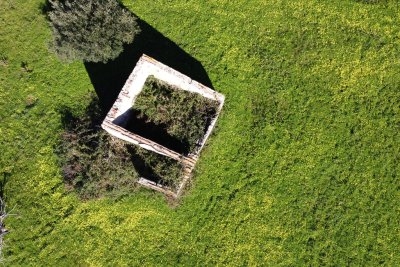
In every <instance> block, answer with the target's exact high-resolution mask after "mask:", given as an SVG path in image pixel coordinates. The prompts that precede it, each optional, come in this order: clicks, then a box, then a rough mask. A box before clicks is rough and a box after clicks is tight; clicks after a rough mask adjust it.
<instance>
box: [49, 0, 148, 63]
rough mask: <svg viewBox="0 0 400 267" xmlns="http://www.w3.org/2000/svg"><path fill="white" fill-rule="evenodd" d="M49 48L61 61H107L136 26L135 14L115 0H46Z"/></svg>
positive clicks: (118, 52) (136, 30)
mask: <svg viewBox="0 0 400 267" xmlns="http://www.w3.org/2000/svg"><path fill="white" fill-rule="evenodd" d="M48 2H49V5H50V7H48V9H49V11H48V17H49V19H50V21H51V26H52V31H53V43H52V46H51V48H52V50H53V51H54V52H55V53H56V54H57V56H58V57H59V58H60V59H62V60H65V61H75V60H83V61H86V62H104V63H105V62H107V61H109V60H111V59H115V58H116V57H117V56H118V55H119V54H120V53H121V52H122V51H123V45H124V44H129V43H132V41H133V39H134V37H135V35H136V34H138V33H139V32H140V29H139V28H138V26H137V23H136V17H135V16H134V15H133V14H132V13H131V12H129V11H128V10H126V9H125V8H123V7H122V6H121V5H120V3H119V2H118V1H117V0H90V1H87V0H49V1H48Z"/></svg>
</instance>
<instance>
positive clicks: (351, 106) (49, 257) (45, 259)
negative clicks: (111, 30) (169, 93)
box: [0, 0, 400, 267]
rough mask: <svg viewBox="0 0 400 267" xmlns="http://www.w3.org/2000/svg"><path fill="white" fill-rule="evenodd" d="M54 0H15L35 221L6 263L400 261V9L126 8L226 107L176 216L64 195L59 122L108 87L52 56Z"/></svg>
mask: <svg viewBox="0 0 400 267" xmlns="http://www.w3.org/2000/svg"><path fill="white" fill-rule="evenodd" d="M42 2H43V1H42V0H26V1H0V21H1V27H0V151H1V157H0V175H3V174H6V175H7V177H8V182H7V184H6V187H5V192H6V195H7V196H8V199H7V204H8V206H9V207H14V206H16V207H17V210H18V214H20V216H19V217H18V218H17V217H14V216H13V217H8V218H7V219H6V220H5V223H6V226H7V229H8V230H9V233H8V234H7V235H6V236H5V242H7V244H8V246H6V247H5V249H4V251H3V252H4V257H5V265H11V266H105V265H110V266H143V265H145V266H193V265H198V266H373V267H375V266H397V265H398V263H399V262H400V247H399V244H400V234H399V233H400V230H399V222H400V210H399V203H400V193H399V192H400V179H399V174H400V158H399V155H400V129H399V127H400V103H399V99H400V86H399V80H400V71H399V70H400V55H399V51H400V40H399V38H398V37H399V35H398V33H399V27H400V13H399V12H398V10H399V6H398V5H399V3H398V1H395V0H388V1H383V2H377V3H375V4H366V3H364V2H360V1H355V0H332V1H318V0H291V1H288V0H271V1H262V0H246V1H245V0H237V1H226V0H214V1H207V4H204V2H200V1H186V0H174V1H152V2H151V3H150V2H149V1H147V0H136V1H134V2H132V1H124V3H125V5H127V6H128V7H129V9H130V10H132V11H133V12H135V14H137V15H138V16H139V17H140V18H141V19H143V20H145V21H146V22H147V23H148V24H150V25H151V26H152V27H154V28H155V29H157V30H158V31H159V32H160V33H162V34H163V35H164V36H165V37H166V38H169V39H170V40H172V41H173V42H175V43H176V44H177V45H179V46H180V47H181V48H182V49H184V51H186V52H187V53H188V54H190V55H191V56H192V57H194V58H196V59H197V60H199V61H200V62H201V63H202V65H203V66H204V69H205V70H207V73H208V74H209V78H210V80H211V81H212V85H213V87H214V88H215V89H216V90H217V91H219V92H221V93H223V94H224V95H225V96H226V102H225V106H224V109H223V112H222V114H221V116H220V117H219V120H218V125H217V128H216V132H215V133H216V134H215V135H213V136H212V137H211V140H210V143H209V144H210V145H209V146H207V147H206V148H205V150H203V151H202V155H201V158H200V161H199V162H198V165H197V167H196V170H195V177H194V178H195V179H194V182H195V186H193V188H192V189H191V190H190V191H189V192H188V194H186V195H185V196H184V198H183V199H182V200H181V203H180V205H179V206H178V207H177V208H175V209H174V210H171V209H170V208H169V207H168V205H167V204H166V202H165V199H164V197H163V196H162V195H161V194H158V193H154V192H152V191H150V190H142V189H139V190H138V191H137V192H135V193H134V194H130V195H129V196H124V197H122V198H118V199H116V200H115V199H110V198H108V197H104V198H101V199H96V200H90V201H81V200H80V199H79V198H78V197H77V196H76V195H75V194H71V193H69V192H67V191H66V190H65V186H64V182H63V177H62V175H61V174H60V171H59V165H58V161H57V156H56V155H55V153H54V149H53V147H54V145H56V144H57V143H58V142H59V137H60V133H61V132H62V131H63V125H62V123H61V116H60V113H59V111H58V110H59V109H60V107H61V106H63V105H64V106H67V107H69V108H71V112H72V113H73V114H76V116H78V117H79V116H80V114H81V113H82V112H83V111H84V110H85V108H86V107H87V106H88V105H89V103H90V100H89V99H87V97H85V96H86V95H87V92H88V91H89V90H93V89H92V88H93V87H92V84H91V81H90V79H89V77H88V74H87V72H86V69H85V68H84V66H83V65H82V64H81V63H72V64H61V63H60V62H59V61H58V60H57V59H56V58H55V57H54V55H53V54H52V53H49V52H48V49H47V46H46V42H47V41H48V40H49V39H50V38H51V31H50V29H49V27H48V24H47V21H46V19H45V18H44V17H43V15H42V14H41V10H39V9H38V6H39V4H40V3H42ZM382 3H383V4H382ZM160 10H162V16H160ZM232 14H235V15H234V16H233V15H232ZM159 48H160V49H159V50H163V48H164V46H163V43H162V42H160V46H159ZM163 51H165V50H163ZM156 55H157V50H156V49H154V53H153V56H154V57H155V58H157V57H156ZM175 56H177V58H179V57H178V55H175V54H174V55H173V57H175ZM179 56H181V57H184V56H185V55H184V54H181V55H179ZM171 57H172V56H171ZM125 60H126V61H130V60H131V58H126V59H125ZM22 62H26V63H27V68H28V70H31V71H30V72H29V71H27V70H24V69H23V68H22V67H21V66H22V64H21V63H22ZM176 62H183V61H180V60H177V61H176ZM177 64H178V63H177ZM190 67H191V66H190V65H189V66H183V68H188V69H190ZM115 69H116V70H118V68H115ZM29 95H32V96H33V97H34V98H35V99H37V101H35V104H34V105H33V106H31V105H30V104H29V103H31V101H27V99H28V96H29ZM29 98H30V97H29ZM28 106H29V107H28Z"/></svg>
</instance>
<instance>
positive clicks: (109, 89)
mask: <svg viewBox="0 0 400 267" xmlns="http://www.w3.org/2000/svg"><path fill="white" fill-rule="evenodd" d="M137 22H138V25H139V27H140V29H141V32H140V33H139V34H138V35H137V36H136V37H135V39H134V41H133V43H132V44H129V45H125V47H124V51H123V52H122V53H121V55H120V56H119V57H118V58H116V59H115V60H112V61H109V62H108V63H106V64H104V63H92V62H85V63H84V64H85V68H86V71H87V73H88V75H89V77H90V80H91V82H92V84H93V86H94V89H95V91H96V93H97V95H98V97H99V99H100V102H101V106H102V108H103V109H104V110H106V111H108V110H109V109H110V108H111V106H112V105H113V103H114V102H115V100H116V98H117V96H118V94H119V92H120V91H121V89H122V87H123V86H124V84H125V81H126V80H127V78H128V77H129V74H130V73H131V72H132V70H133V68H134V67H135V65H136V63H137V61H138V60H139V58H140V57H141V56H142V55H143V54H146V55H148V56H150V57H152V58H154V59H156V60H157V61H160V62H161V63H163V64H165V65H167V66H169V67H171V68H173V69H175V70H177V71H179V72H181V73H183V74H185V75H187V76H189V77H190V78H192V79H193V80H195V81H198V82H200V83H202V84H204V85H205V86H208V87H210V88H212V84H211V81H210V78H209V77H208V75H207V72H206V71H205V69H204V67H203V66H202V65H201V63H200V62H199V61H197V60H196V59H195V58H193V57H192V56H190V55H189V54H188V53H186V52H185V51H184V50H183V49H182V48H180V47H179V46H178V45H177V44H175V43H174V42H173V41H171V40H170V39H168V38H167V37H165V36H164V35H162V34H161V33H160V32H159V31H157V30H156V29H155V28H153V27H152V26H151V25H149V24H148V23H147V22H145V21H144V20H141V19H140V18H138V19H137Z"/></svg>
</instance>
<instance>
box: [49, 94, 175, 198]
mask: <svg viewBox="0 0 400 267" xmlns="http://www.w3.org/2000/svg"><path fill="white" fill-rule="evenodd" d="M61 114H62V118H63V119H62V120H63V123H64V128H65V131H64V132H63V133H62V135H61V142H60V144H59V145H58V146H57V149H56V151H57V154H58V155H59V157H60V167H61V169H62V175H63V177H64V181H65V183H66V185H67V189H69V191H76V192H77V193H78V195H79V196H80V197H81V198H82V199H94V198H99V197H106V196H108V197H113V198H119V197H122V196H126V195H129V194H132V193H133V192H135V191H137V183H136V182H137V180H138V179H139V177H144V178H146V179H149V180H152V181H155V182H157V183H160V184H163V185H164V186H168V187H170V188H171V189H174V187H175V186H177V185H178V184H179V182H180V180H181V178H182V171H183V167H182V166H181V164H180V163H179V162H177V161H175V160H172V159H170V158H167V157H164V156H162V155H159V154H156V153H154V152H151V151H147V150H145V149H142V148H140V147H138V146H135V145H132V144H129V143H127V142H125V141H122V140H120V139H117V138H113V137H112V136H111V135H109V134H108V133H107V132H105V131H104V130H103V129H102V128H101V126H100V125H101V122H102V119H103V116H102V112H101V110H100V108H99V104H98V100H97V98H93V100H92V102H91V104H90V106H89V107H88V108H87V110H86V112H85V113H84V114H83V115H81V116H79V117H76V116H74V115H73V114H72V113H71V111H70V110H69V109H67V108H64V109H62V110H61Z"/></svg>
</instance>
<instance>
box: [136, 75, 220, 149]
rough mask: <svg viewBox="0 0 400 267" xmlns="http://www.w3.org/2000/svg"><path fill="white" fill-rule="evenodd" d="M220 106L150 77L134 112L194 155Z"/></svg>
mask: <svg viewBox="0 0 400 267" xmlns="http://www.w3.org/2000/svg"><path fill="white" fill-rule="evenodd" d="M218 105H219V103H218V102H217V101H214V100H211V99H208V98H206V97H203V96H201V95H199V94H195V93H191V92H188V91H184V90H180V89H179V88H176V87H174V86H172V85H169V84H167V83H166V82H164V81H161V80H159V79H156V78H155V77H154V76H149V77H148V78H147V79H146V82H145V84H144V86H143V89H142V91H141V92H140V94H139V96H138V97H137V98H136V100H135V103H134V109H136V110H139V111H140V114H139V117H145V118H146V119H147V120H148V121H150V122H153V123H155V124H156V125H159V126H160V127H165V128H166V131H167V132H168V134H170V135H171V136H173V137H175V138H177V139H178V140H179V141H180V142H181V143H185V144H188V147H189V151H190V152H194V150H195V149H196V147H197V146H198V145H199V143H200V142H201V141H202V139H203V137H204V134H205V133H206V131H207V129H208V126H209V125H210V123H211V120H212V119H213V118H214V117H215V115H216V113H217V108H218Z"/></svg>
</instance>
